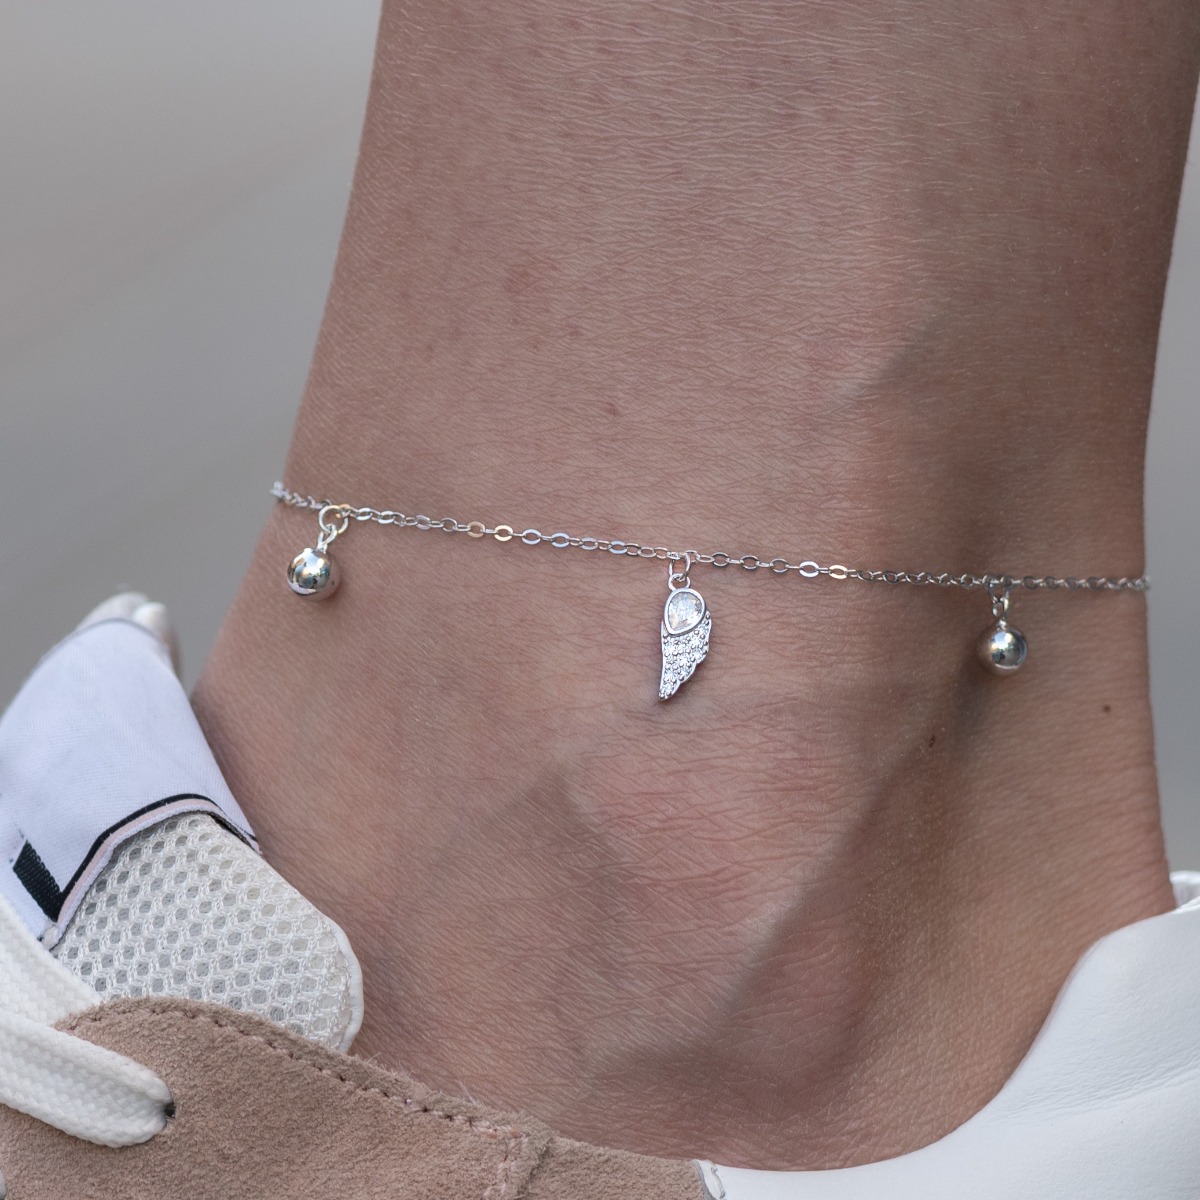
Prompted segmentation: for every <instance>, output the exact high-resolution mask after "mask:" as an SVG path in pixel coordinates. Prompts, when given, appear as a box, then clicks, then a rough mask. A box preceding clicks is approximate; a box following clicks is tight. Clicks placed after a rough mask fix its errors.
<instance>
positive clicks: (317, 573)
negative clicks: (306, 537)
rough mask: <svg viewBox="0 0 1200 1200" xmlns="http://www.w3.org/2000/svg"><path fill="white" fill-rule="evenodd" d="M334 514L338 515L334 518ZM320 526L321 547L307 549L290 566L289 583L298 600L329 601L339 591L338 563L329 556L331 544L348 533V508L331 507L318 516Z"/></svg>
mask: <svg viewBox="0 0 1200 1200" xmlns="http://www.w3.org/2000/svg"><path fill="white" fill-rule="evenodd" d="M330 514H336V515H335V516H332V517H331V515H330ZM317 523H318V525H319V526H320V528H321V532H320V534H319V535H318V537H317V544H316V545H315V546H306V547H305V548H304V549H303V550H301V551H300V553H299V554H297V555H296V557H295V558H293V559H292V561H291V562H290V563H289V564H288V570H287V581H288V587H290V588H291V589H292V591H293V592H295V593H296V595H297V596H307V597H309V598H310V599H313V600H326V599H328V598H329V597H330V596H332V595H333V593H334V592H335V591H336V590H337V586H338V583H339V582H340V578H341V576H340V572H339V571H338V566H337V563H336V562H334V559H333V555H331V554H330V553H329V543H330V542H332V541H333V539H334V538H336V537H337V536H338V534H340V533H345V532H346V527H347V526H348V525H349V524H350V516H349V514H348V513H347V512H346V510H345V509H344V508H342V507H340V506H338V505H336V504H327V505H325V507H324V508H322V509H321V511H320V512H319V513H318V514H317Z"/></svg>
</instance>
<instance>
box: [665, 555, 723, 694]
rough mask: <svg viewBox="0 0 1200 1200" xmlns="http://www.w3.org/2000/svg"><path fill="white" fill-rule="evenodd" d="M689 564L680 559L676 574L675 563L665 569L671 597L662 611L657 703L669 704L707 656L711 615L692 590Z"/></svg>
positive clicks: (706, 606)
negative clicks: (661, 701)
mask: <svg viewBox="0 0 1200 1200" xmlns="http://www.w3.org/2000/svg"><path fill="white" fill-rule="evenodd" d="M688 562H689V560H688V559H686V558H685V559H683V570H682V571H679V570H678V566H679V563H678V562H672V563H671V564H670V566H669V568H668V578H667V586H668V587H669V588H670V589H671V594H670V595H669V596H668V597H667V603H666V605H665V606H664V608H663V619H662V676H661V678H660V679H659V683H658V697H659V699H660V700H670V698H671V697H672V696H673V695H675V693H676V692H677V691H679V689H680V688H681V687H682V686H683V685H684V684H685V683H686V682H687V681H688V680H689V679H691V677H692V674H693V673H694V672H695V670H696V668H697V667H698V666H699V665H700V664H701V663H702V662H703V661H704V658H705V656H706V655H707V654H708V639H709V637H710V636H711V634H712V613H710V612H709V611H708V605H707V604H705V603H704V597H703V596H701V595H700V593H699V592H698V591H696V590H695V588H693V587H692V586H691V582H690V580H689V579H688V571H687V568H688Z"/></svg>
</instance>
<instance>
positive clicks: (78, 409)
mask: <svg viewBox="0 0 1200 1200" xmlns="http://www.w3.org/2000/svg"><path fill="white" fill-rule="evenodd" d="M377 7H378V0H338V2H337V3H336V4H331V3H329V2H328V0H320V2H318V0H286V2H285V0H205V2H204V3H203V4H200V3H189V2H181V3H174V4H163V3H162V2H161V0H154V2H151V0H102V2H100V3H97V0H86V2H84V0H55V3H53V4H36V5H34V4H29V3H27V2H25V0H21V2H15V0H0V531H2V532H0V545H2V546H3V552H4V562H5V564H6V565H5V569H4V570H0V703H2V702H4V701H6V700H7V699H8V697H9V696H11V694H12V693H13V692H14V691H15V690H16V689H17V687H18V686H19V685H20V682H21V679H22V678H23V677H24V675H25V674H26V672H27V671H28V670H29V668H30V667H31V666H32V665H33V664H34V662H35V661H36V660H37V657H38V656H39V655H40V654H41V653H42V651H43V650H45V649H47V648H48V647H49V646H50V645H51V644H52V643H53V642H54V641H55V640H56V639H57V638H58V637H59V636H60V635H61V634H62V633H63V632H65V631H66V630H67V629H69V628H70V627H71V626H72V625H73V624H74V623H75V622H76V621H77V620H78V619H79V617H80V616H81V615H82V614H83V612H84V611H86V610H87V609H88V608H90V607H91V605H92V604H93V603H94V602H96V601H98V600H99V599H101V598H103V597H104V596H106V595H108V594H109V593H110V592H112V591H115V590H117V589H119V588H121V587H123V586H136V587H137V588H139V589H140V590H142V591H146V592H149V593H150V594H151V595H153V596H155V597H157V598H161V599H163V600H165V601H166V602H167V603H168V604H169V606H170V607H171V609H172V611H173V613H174V615H175V618H176V621H177V624H178V625H179V627H180V630H181V634H182V640H183V650H184V662H185V672H186V674H187V677H188V679H189V680H190V679H192V678H194V677H195V674H196V671H197V670H198V668H199V665H200V664H201V663H202V662H203V659H204V656H205V654H206V652H207V648H208V646H209V644H210V642H211V641H212V638H213V636H214V635H215V633H216V630H217V626H218V624H219V623H220V620H221V616H222V614H223V612H224V610H225V607H226V605H227V604H228V602H229V600H230V598H231V596H232V594H233V590H234V588H235V587H236V585H237V582H238V579H239V578H240V576H241V573H242V571H243V569H244V568H245V565H246V562H247V561H248V558H249V554H250V550H251V547H252V543H253V538H254V535H255V532H256V530H257V529H258V527H259V525H260V524H261V519H262V517H263V516H264V514H265V512H266V510H267V507H268V503H269V501H268V499H267V497H266V495H265V490H264V489H265V487H266V486H268V485H269V483H270V481H271V480H272V479H273V478H274V477H275V476H276V474H277V473H278V471H279V468H280V465H281V463H282V461H283V454H284V449H285V447H286V443H287V436H288V432H289V429H290V426H291V421H292V417H293V414H294V411H295V406H296V401H297V399H298V397H299V395H300V391H301V388H302V386H303V383H304V376H305V372H306V369H307V366H308V359H309V355H310V352H311V348H312V343H313V339H314V337H315V335H316V330H317V324H318V321H319V319H320V314H321V307H322V304H323V302H324V296H325V290H326V286H327V284H328V279H329V274H330V270H331V268H332V265H333V257H334V252H335V250H336V245H337V237H338V232H339V228H340V224H341V219H342V213H343V209H344V206H345V202H346V197H347V194H348V191H349V186H350V177H351V172H352V169H353V163H354V153H355V149H356V141H357V136H358V131H359V126H360V122H361V116H362V106H363V103H364V100H365V96H366V87H367V79H368V72H369V68H370V60H371V50H372V43H373V38H374V27H375V20H376V16H377ZM1195 158H1200V131H1198V134H1197V136H1194V137H1193V159H1195ZM1198 311H1200V167H1197V166H1196V163H1195V162H1194V161H1193V169H1192V171H1191V172H1190V174H1189V179H1188V182H1187V185H1186V186H1185V189H1184V197H1183V208H1182V215H1181V218H1180V224H1179V230H1178V234H1177V239H1176V249H1175V259H1174V264H1173V267H1172V274H1171V281H1170V287H1169V291H1168V297H1167V310H1166V316H1165V318H1164V322H1163V336H1162V343H1161V348H1160V354H1159V369H1158V380H1157V385H1156V391H1155V402H1154V403H1155V408H1154V417H1153V420H1152V423H1151V439H1150V441H1151V446H1150V464H1149V484H1148V503H1149V522H1150V556H1149V567H1150V571H1151V572H1152V574H1153V575H1154V577H1155V590H1154V593H1153V596H1152V600H1151V610H1150V611H1151V641H1152V658H1153V678H1154V702H1155V712H1156V718H1157V724H1158V737H1159V763H1160V769H1161V778H1162V790H1163V799H1164V804H1165V809H1166V819H1167V831H1168V838H1169V841H1170V845H1171V851H1172V857H1173V859H1174V860H1175V861H1176V863H1178V864H1189V865H1196V866H1200V636H1197V631H1196V629H1195V626H1194V620H1195V618H1194V615H1193V614H1194V613H1195V611H1196V608H1197V604H1196V597H1197V595H1200V537H1197V534H1196V528H1197V526H1198V525H1200V499H1198V498H1197V488H1196V486H1195V481H1196V478H1197V475H1198V473H1200V451H1198V450H1197V447H1196V440H1197V438H1198V437H1200V416H1198V415H1197V411H1196V408H1195V405H1194V403H1193V399H1192V395H1191V392H1192V387H1191V384H1192V380H1193V378H1194V377H1195V374H1196V368H1197V365H1198V362H1200V336H1198V335H1200V329H1198V328H1197V322H1196V315H1197V312H1198Z"/></svg>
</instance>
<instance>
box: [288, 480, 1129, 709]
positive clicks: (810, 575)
mask: <svg viewBox="0 0 1200 1200" xmlns="http://www.w3.org/2000/svg"><path fill="white" fill-rule="evenodd" d="M271 495H273V496H274V497H275V498H276V500H280V501H282V502H283V503H284V504H289V505H291V506H292V507H293V508H308V509H313V510H314V511H315V512H316V513H317V524H318V525H319V527H320V532H319V534H318V536H317V542H316V545H315V546H308V547H306V548H305V549H304V550H302V551H301V552H300V553H299V554H297V555H296V557H295V558H293V559H292V561H291V563H290V564H289V565H288V570H287V580H288V585H289V587H291V589H292V591H293V592H295V593H296V594H297V595H300V596H309V597H311V598H313V599H316V600H320V599H323V598H325V597H327V596H330V595H332V594H333V591H334V589H335V588H336V587H337V584H338V569H337V565H336V564H335V562H334V560H333V557H332V555H330V553H329V546H330V544H331V543H332V542H333V540H334V539H335V538H337V537H340V536H341V535H342V534H343V533H345V532H346V529H347V528H348V527H349V525H350V522H351V521H374V522H375V523H376V524H377V525H399V526H402V527H406V528H409V529H439V530H441V531H442V532H443V533H465V534H466V535H467V537H470V538H483V537H490V538H493V539H494V540H495V541H497V542H513V541H516V542H518V543H520V544H521V545H523V546H537V545H540V544H541V543H542V542H545V543H547V544H548V545H550V546H554V547H555V548H556V549H559V550H566V549H576V550H601V551H604V550H606V551H608V553H609V554H623V555H627V556H629V557H632V558H657V559H659V560H661V561H663V562H665V563H666V564H667V600H666V604H665V606H664V608H663V615H662V625H661V638H662V674H661V675H660V677H659V684H658V694H659V698H660V699H663V700H669V699H670V698H671V697H672V696H673V695H674V694H675V693H676V692H677V691H678V690H679V688H680V687H681V686H682V685H683V684H684V683H686V682H687V680H689V679H690V678H691V677H692V674H693V672H694V671H695V670H696V668H697V667H698V666H699V665H700V664H701V663H702V662H703V661H704V658H705V656H706V655H707V654H708V642H709V638H710V636H711V634H712V613H711V612H710V611H709V608H708V605H707V604H706V603H705V601H704V597H703V596H701V595H700V593H699V592H698V591H696V589H695V588H693V587H692V584H691V578H690V572H691V568H692V567H693V566H696V565H697V564H699V565H702V566H710V567H741V568H742V569H743V570H745V571H760V570H761V571H768V572H770V573H771V574H772V575H789V574H790V575H794V576H797V577H799V578H800V579H816V578H817V577H818V576H820V575H823V576H825V577H826V578H828V579H835V580H839V581H840V580H846V579H857V580H861V581H862V582H863V583H888V584H901V583H911V584H916V585H918V586H925V585H928V584H936V585H937V586H938V587H957V588H963V589H967V590H969V589H971V588H981V589H982V590H984V591H985V592H986V593H987V596H988V599H989V601H990V602H991V606H992V620H993V621H994V624H993V625H991V626H990V627H989V628H988V629H986V630H985V631H984V632H983V634H982V635H981V637H980V638H979V641H978V643H977V646H976V651H977V657H978V659H979V661H980V663H982V665H983V666H985V667H986V668H987V669H988V670H989V671H992V672H994V673H995V674H997V675H1011V674H1012V673H1013V672H1014V671H1016V670H1018V669H1019V668H1020V667H1021V665H1022V663H1024V661H1025V658H1026V656H1027V654H1028V651H1029V646H1028V643H1027V642H1026V640H1025V636H1024V634H1022V633H1021V631H1020V630H1019V629H1016V628H1014V627H1013V626H1011V625H1010V624H1009V623H1008V613H1009V608H1010V607H1011V604H1012V593H1013V592H1014V591H1015V590H1017V589H1019V588H1023V589H1025V590H1027V591H1037V590H1038V589H1040V588H1046V589H1049V590H1050V591H1055V590H1057V589H1059V588H1065V589H1066V590H1068V591H1086V592H1144V591H1146V589H1147V588H1148V587H1149V586H1150V579H1149V577H1148V576H1146V575H1139V576H1138V577H1137V578H1136V579H1135V578H1129V577H1127V576H1124V575H1122V576H1121V577H1120V578H1119V579H1115V578H1109V577H1108V576H1098V575H1090V576H1088V578H1086V579H1078V578H1076V577H1075V576H1066V577H1065V578H1059V577H1055V576H1050V575H1003V574H999V573H993V572H988V573H987V574H984V575H972V574H970V573H969V572H965V573H963V574H961V575H954V574H951V573H949V572H946V571H943V572H938V573H935V572H932V571H871V570H865V569H863V568H860V567H844V566H842V565H841V564H840V563H834V564H833V565H832V566H827V567H823V566H821V565H820V564H819V563H817V562H814V561H813V560H812V559H811V558H806V559H804V560H803V561H802V562H798V563H793V562H790V561H789V560H788V559H786V558H771V559H763V558H759V557H758V556H757V555H755V554H743V555H740V556H739V555H733V554H727V553H726V552H725V551H723V550H719V551H717V552H716V553H715V554H707V553H702V552H701V551H699V550H672V549H670V548H669V547H667V546H644V545H642V544H641V543H640V542H626V541H618V540H616V539H613V538H597V537H576V536H575V535H574V534H569V533H542V532H541V531H540V530H537V529H526V530H524V531H523V532H521V533H518V532H517V531H516V530H515V529H514V527H513V526H511V525H487V524H485V523H484V522H483V521H459V520H457V519H456V518H454V517H440V518H433V517H426V516H423V515H421V516H415V517H411V516H407V515H406V514H405V513H402V512H395V511H393V510H392V509H387V508H385V509H377V508H356V507H355V506H354V505H353V504H340V503H335V502H334V501H331V500H317V499H314V498H313V497H312V496H304V495H301V494H300V493H299V492H293V491H291V490H289V489H288V488H286V487H284V485H283V484H282V483H277V484H275V486H274V487H273V488H272V489H271Z"/></svg>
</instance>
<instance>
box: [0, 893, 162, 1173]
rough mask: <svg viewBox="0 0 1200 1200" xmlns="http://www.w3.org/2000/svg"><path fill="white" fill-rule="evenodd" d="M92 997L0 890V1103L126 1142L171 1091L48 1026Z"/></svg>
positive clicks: (106, 1142) (157, 1123) (152, 1126)
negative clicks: (40, 941) (45, 947)
mask: <svg viewBox="0 0 1200 1200" xmlns="http://www.w3.org/2000/svg"><path fill="white" fill-rule="evenodd" d="M96 1000H97V997H96V995H95V993H94V992H92V991H91V989H90V988H87V987H85V986H84V985H83V984H82V983H80V982H79V981H78V980H76V979H73V978H72V977H71V975H70V974H69V973H68V972H67V971H65V970H64V969H63V968H62V967H61V966H59V964H58V963H56V962H55V961H54V960H53V959H52V958H51V957H50V955H49V954H47V953H46V952H45V951H44V950H43V949H42V948H41V947H40V946H39V945H38V944H37V943H36V942H35V941H34V940H33V935H32V934H31V933H30V932H29V930H28V929H26V928H25V924H24V922H23V921H22V920H21V919H20V918H19V917H18V916H17V915H16V913H15V912H13V911H12V909H10V908H9V906H8V904H7V902H6V901H5V899H4V897H3V896H0V1104H4V1105H7V1106H8V1107H9V1108H15V1109H17V1110H18V1111H20V1112H23V1113H28V1114H29V1115H30V1116H32V1117H36V1118H37V1119H38V1120H39V1121H45V1122H47V1124H50V1125H53V1126H54V1127H55V1128H56V1129H61V1130H62V1131H63V1132H64V1133H69V1134H71V1136H72V1137H78V1138H83V1139H85V1140H86V1141H89V1142H99V1143H100V1144H101V1145H103V1146H131V1145H133V1144H135V1143H136V1142H144V1141H146V1140H147V1139H148V1138H151V1137H153V1136H154V1135H155V1134H156V1133H158V1132H159V1130H161V1129H162V1127H163V1126H164V1125H165V1124H166V1122H167V1115H166V1110H165V1106H166V1105H167V1104H169V1103H170V1100H171V1093H170V1091H169V1090H168V1089H167V1085H166V1084H165V1083H163V1081H162V1080H161V1079H159V1078H158V1076H156V1075H155V1074H153V1073H152V1072H151V1071H148V1070H147V1069H146V1068H145V1067H143V1066H141V1065H140V1064H139V1063H136V1062H133V1061H132V1060H131V1059H128V1058H125V1057H124V1056H123V1055H120V1054H116V1053H114V1052H113V1051H112V1050H106V1049H105V1048H104V1047H103V1046H96V1045H94V1044H93V1043H91V1042H85V1041H84V1040H83V1039H82V1038H77V1037H74V1036H72V1035H71V1034H69V1033H64V1032H61V1031H60V1030H58V1029H55V1028H54V1023H55V1022H57V1021H61V1020H62V1019H63V1018H64V1017H68V1016H70V1015H71V1014H72V1013H76V1012H82V1011H83V1010H84V1009H87V1008H91V1007H92V1006H93V1005H94V1004H95V1003H96ZM3 1195H4V1181H3V1178H2V1177H0V1197H3Z"/></svg>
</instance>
